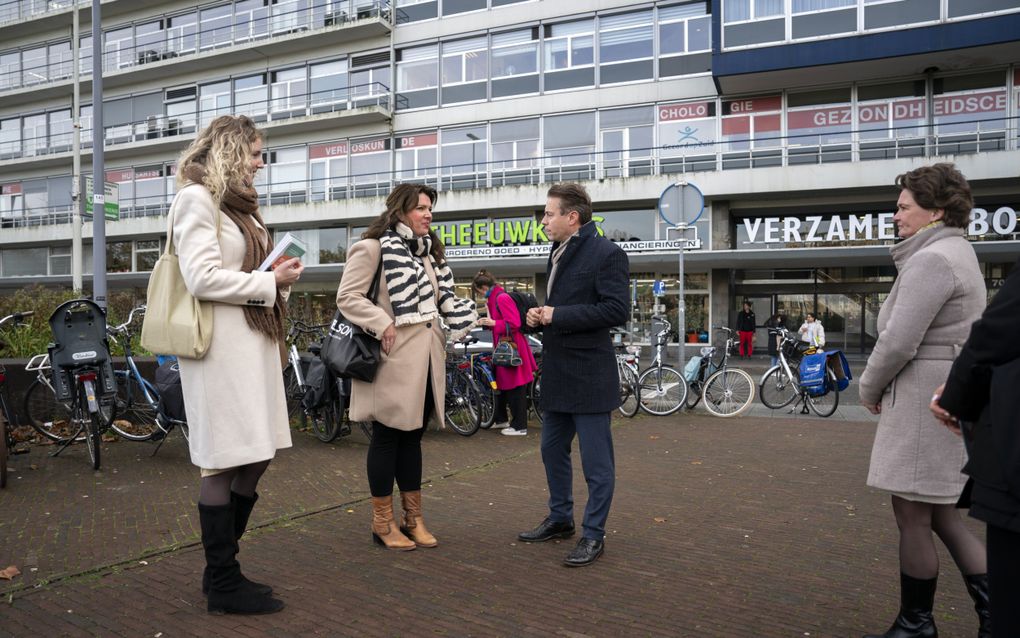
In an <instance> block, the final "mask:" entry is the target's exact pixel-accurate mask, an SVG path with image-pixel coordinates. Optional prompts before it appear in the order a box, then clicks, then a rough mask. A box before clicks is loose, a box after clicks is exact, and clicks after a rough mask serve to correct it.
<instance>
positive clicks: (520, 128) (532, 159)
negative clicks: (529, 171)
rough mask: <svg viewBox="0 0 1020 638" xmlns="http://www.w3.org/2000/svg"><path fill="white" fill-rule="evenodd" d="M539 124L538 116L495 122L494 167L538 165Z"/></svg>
mask: <svg viewBox="0 0 1020 638" xmlns="http://www.w3.org/2000/svg"><path fill="white" fill-rule="evenodd" d="M538 126H539V125H538V118H530V119H526V120H513V121H510V122H493V123H492V129H491V131H492V132H491V139H492V167H493V169H497V168H500V169H502V168H517V167H527V166H537V165H538V164H537V162H538V155H539V151H538V138H539V136H538Z"/></svg>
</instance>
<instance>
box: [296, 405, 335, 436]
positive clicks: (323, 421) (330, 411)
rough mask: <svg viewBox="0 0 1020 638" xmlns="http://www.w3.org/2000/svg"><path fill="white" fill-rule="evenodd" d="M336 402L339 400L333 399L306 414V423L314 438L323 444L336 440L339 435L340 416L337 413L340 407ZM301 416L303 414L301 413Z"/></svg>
mask: <svg viewBox="0 0 1020 638" xmlns="http://www.w3.org/2000/svg"><path fill="white" fill-rule="evenodd" d="M338 401H339V399H336V398H334V399H332V400H331V401H329V402H328V403H327V404H326V405H324V406H322V407H321V408H319V409H318V410H315V411H314V412H312V413H311V414H308V421H309V422H311V425H312V432H314V433H315V438H317V439H319V440H320V441H322V442H323V443H329V442H331V441H334V440H336V437H337V436H338V435H339V434H340V414H339V413H338V412H337V409H338V408H339V407H340V406H339V405H338V404H337V402H338ZM302 414H304V413H303V412H302Z"/></svg>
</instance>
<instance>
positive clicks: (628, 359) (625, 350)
mask: <svg viewBox="0 0 1020 638" xmlns="http://www.w3.org/2000/svg"><path fill="white" fill-rule="evenodd" d="M617 349H618V350H622V352H617V353H616V370H617V372H618V373H619V375H620V400H621V403H620V408H619V410H620V414H622V415H623V416H625V417H628V418H630V417H633V416H634V415H636V414H637V413H638V410H640V409H641V383H640V382H639V381H638V352H640V350H641V349H640V348H639V347H638V346H617Z"/></svg>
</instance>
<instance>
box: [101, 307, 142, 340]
mask: <svg viewBox="0 0 1020 638" xmlns="http://www.w3.org/2000/svg"><path fill="white" fill-rule="evenodd" d="M135 313H137V314H140V315H144V314H145V304H142V305H140V306H137V307H135V308H132V309H131V312H129V313H128V316H127V320H126V321H125V322H124V323H122V324H120V325H119V326H107V327H106V331H107V332H108V333H110V335H111V336H113V335H116V334H121V333H126V332H128V326H130V325H131V324H132V323H133V322H134V320H135Z"/></svg>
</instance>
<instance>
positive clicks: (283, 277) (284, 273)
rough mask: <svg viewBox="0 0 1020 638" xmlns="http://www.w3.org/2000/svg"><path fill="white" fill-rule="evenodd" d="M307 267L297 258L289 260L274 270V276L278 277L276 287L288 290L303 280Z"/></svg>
mask: <svg viewBox="0 0 1020 638" xmlns="http://www.w3.org/2000/svg"><path fill="white" fill-rule="evenodd" d="M304 269H305V267H304V265H303V264H302V263H301V260H300V259H298V258H297V257H293V258H291V259H288V260H287V261H285V262H283V263H281V264H280V265H279V266H277V267H276V268H274V269H273V276H274V277H276V287H277V288H286V287H287V286H289V285H291V284H293V283H294V282H296V281H297V280H298V279H300V278H301V273H302V272H303V271H304Z"/></svg>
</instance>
